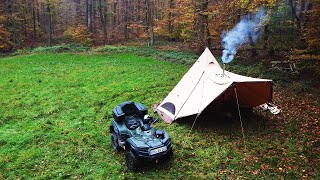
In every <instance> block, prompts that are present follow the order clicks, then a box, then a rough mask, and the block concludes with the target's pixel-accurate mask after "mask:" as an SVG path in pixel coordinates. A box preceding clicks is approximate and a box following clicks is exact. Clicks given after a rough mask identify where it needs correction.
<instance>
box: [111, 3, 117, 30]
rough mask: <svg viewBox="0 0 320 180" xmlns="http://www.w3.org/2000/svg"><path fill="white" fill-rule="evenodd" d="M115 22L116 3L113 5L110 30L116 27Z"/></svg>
mask: <svg viewBox="0 0 320 180" xmlns="http://www.w3.org/2000/svg"><path fill="white" fill-rule="evenodd" d="M116 22H117V1H115V2H114V3H113V15H112V28H115V27H116Z"/></svg>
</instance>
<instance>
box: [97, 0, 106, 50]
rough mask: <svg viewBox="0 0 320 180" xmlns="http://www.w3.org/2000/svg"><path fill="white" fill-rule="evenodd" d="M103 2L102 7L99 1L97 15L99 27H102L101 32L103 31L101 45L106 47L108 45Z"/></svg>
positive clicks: (100, 0)
mask: <svg viewBox="0 0 320 180" xmlns="http://www.w3.org/2000/svg"><path fill="white" fill-rule="evenodd" d="M105 5H106V4H105V1H103V5H102V0H99V6H98V9H99V14H100V21H101V26H102V31H103V44H104V45H107V44H108V39H107V37H108V34H107V30H106V17H105V14H106V13H105Z"/></svg>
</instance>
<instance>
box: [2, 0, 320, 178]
mask: <svg viewBox="0 0 320 180" xmlns="http://www.w3.org/2000/svg"><path fill="white" fill-rule="evenodd" d="M319 19H320V0H0V179H7V178H8V179H34V178H36V179H319V177H320V157H319V154H320V121H319V117H320V96H319V93H320V78H319V77H320V23H319ZM206 47H208V49H209V50H210V51H211V52H212V54H213V56H214V57H215V59H216V60H217V62H218V63H215V65H217V66H220V65H221V67H223V71H222V72H223V73H222V76H221V77H222V78H229V77H228V76H224V75H225V74H224V72H225V70H226V71H228V72H229V73H230V72H232V73H236V74H239V75H242V76H248V78H251V77H254V78H260V79H264V80H265V81H267V82H268V83H269V84H272V85H270V88H271V89H272V90H271V91H269V89H268V91H266V92H267V93H270V94H271V100H272V103H274V106H275V107H277V108H279V109H278V110H279V111H278V112H277V113H278V114H276V113H274V114H272V113H270V112H269V111H263V110H261V107H259V106H255V107H253V108H252V109H249V110H248V109H246V110H248V112H247V111H242V110H240V108H239V103H238V95H237V92H236V91H235V93H236V98H237V104H238V106H237V108H236V106H232V107H229V108H225V109H222V111H221V112H220V111H219V109H218V110H215V111H219V112H218V113H217V114H218V116H209V115H208V116H207V117H206V115H203V116H200V115H201V112H200V108H199V112H198V114H197V115H196V118H195V119H191V118H189V119H188V118H186V119H184V120H183V121H179V119H178V120H177V121H175V122H174V123H172V124H170V125H168V124H166V123H165V122H164V121H162V120H161V121H159V122H158V123H157V124H154V126H155V127H156V128H157V129H158V128H161V129H165V131H166V132H167V133H168V134H169V135H170V138H171V141H172V146H173V157H172V159H170V160H169V161H167V162H164V163H163V162H159V163H158V160H156V162H155V163H153V164H149V163H146V164H144V165H145V167H144V168H142V169H141V171H139V172H133V171H131V170H130V169H128V167H127V166H126V163H127V161H126V160H127V154H125V151H123V152H117V151H115V148H113V145H114V144H113V142H114V140H115V139H112V137H113V134H112V133H113V132H111V130H110V125H111V124H112V121H113V118H114V116H113V115H112V110H113V108H115V107H116V106H117V105H119V104H120V103H122V102H125V101H135V102H141V103H143V104H144V105H145V106H146V107H147V108H148V109H149V113H151V112H152V110H153V108H154V107H155V105H156V104H158V103H159V104H160V103H161V102H162V101H163V99H164V98H165V97H166V96H167V95H168V93H170V92H171V91H172V89H173V88H174V87H176V85H177V83H178V82H179V81H180V80H181V78H183V77H184V74H186V72H188V70H189V68H190V67H191V66H192V65H193V64H194V63H195V62H197V61H196V60H197V58H199V55H200V54H201V53H202V52H204V50H205V49H206ZM208 49H206V50H205V52H206V51H207V52H208V51H209V50H208ZM210 51H209V52H210ZM209 57H212V56H209ZM212 59H214V58H212ZM233 59H234V60H233ZM231 61H232V62H231ZM209 64H210V63H209ZM218 64H220V65H218ZM220 69H221V68H220ZM220 69H219V70H220ZM221 70H222V69H221ZM199 72H200V71H199ZM210 72H211V71H210ZM230 74H231V73H230ZM202 75H204V71H203V73H202ZM202 75H201V77H202ZM216 75H219V74H216ZM203 77H205V76H203ZM200 79H201V78H200ZM200 79H199V81H198V82H197V84H199V86H200V85H201V84H202V86H203V87H205V83H204V80H203V83H199V82H200ZM203 79H204V78H203ZM223 83H224V82H223ZM223 83H221V86H222V85H225V84H223ZM240 83H242V82H240ZM240 83H239V84H240ZM217 84H219V83H217ZM219 85H220V84H219ZM230 87H231V86H230ZM232 87H233V86H232ZM194 89H195V88H194ZM234 90H236V88H235V89H234ZM199 92H200V90H199ZM228 92H229V93H230V91H228ZM232 92H233V91H232ZM243 92H244V91H243ZM223 93H224V92H223ZM251 93H252V91H249V90H246V91H245V95H243V96H248V95H251ZM239 94H240V93H239ZM219 97H222V95H221V96H219ZM252 97H253V96H252ZM255 97H257V96H255ZM251 99H254V98H251ZM233 100H234V101H235V99H234V98H233ZM211 103H212V102H211ZM159 104H158V105H159ZM211 105H212V104H211ZM233 105H234V104H233ZM208 107H209V105H208ZM210 107H211V106H210ZM210 107H209V108H208V109H209V110H211V109H210ZM212 107H213V106H212ZM212 107H211V108H212ZM226 107H227V106H226ZM195 108H197V109H198V107H195ZM238 108H239V109H238ZM213 109H214V108H213ZM180 110H181V109H180ZM209 110H208V111H209ZM224 111H226V112H224ZM204 114H205V113H204ZM198 115H199V119H197V118H198ZM154 116H156V117H159V118H160V116H161V115H156V114H154ZM190 117H191V116H190ZM192 117H193V116H192ZM211 117H215V118H211ZM216 117H218V118H216ZM220 117H221V118H220ZM226 117H228V118H229V119H228V118H227V119H228V121H225V118H226ZM210 118H211V119H210ZM230 119H231V120H230ZM196 120H197V121H196ZM138 129H139V128H138ZM110 136H111V138H110Z"/></svg>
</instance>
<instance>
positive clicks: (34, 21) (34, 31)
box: [32, 0, 37, 39]
mask: <svg viewBox="0 0 320 180" xmlns="http://www.w3.org/2000/svg"><path fill="white" fill-rule="evenodd" d="M34 8H35V3H34V0H33V1H32V22H33V38H34V39H36V37H37V28H36V11H35V9H34Z"/></svg>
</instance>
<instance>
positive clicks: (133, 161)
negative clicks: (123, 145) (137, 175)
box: [126, 151, 141, 171]
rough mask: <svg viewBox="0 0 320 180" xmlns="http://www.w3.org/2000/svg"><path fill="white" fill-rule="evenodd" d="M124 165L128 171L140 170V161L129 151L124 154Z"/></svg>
mask: <svg viewBox="0 0 320 180" xmlns="http://www.w3.org/2000/svg"><path fill="white" fill-rule="evenodd" d="M126 164H127V167H128V169H130V170H132V171H138V170H140V168H141V160H140V159H139V157H137V156H136V155H134V154H133V153H132V152H131V151H129V152H128V153H127V154H126Z"/></svg>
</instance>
